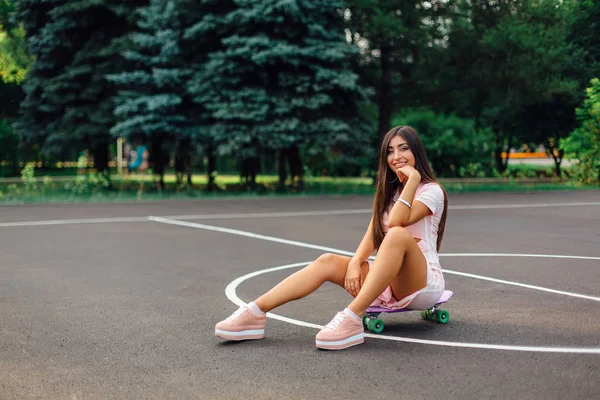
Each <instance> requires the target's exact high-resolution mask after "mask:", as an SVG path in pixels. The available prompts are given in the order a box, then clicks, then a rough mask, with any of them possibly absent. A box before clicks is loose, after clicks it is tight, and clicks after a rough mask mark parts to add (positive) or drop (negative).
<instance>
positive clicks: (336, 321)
mask: <svg viewBox="0 0 600 400" xmlns="http://www.w3.org/2000/svg"><path fill="white" fill-rule="evenodd" d="M345 319H346V314H344V313H342V312H339V313H337V315H336V316H335V318H334V319H332V320H331V322H330V323H328V324H327V325H325V328H326V329H331V330H332V331H333V330H336V329H337V328H338V327H339V326H340V325H341V324H342V322H344V320H345Z"/></svg>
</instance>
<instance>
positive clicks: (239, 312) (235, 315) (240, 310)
mask: <svg viewBox="0 0 600 400" xmlns="http://www.w3.org/2000/svg"><path fill="white" fill-rule="evenodd" d="M245 311H246V309H245V308H244V307H240V308H238V309H237V311H236V312H234V313H233V314H231V316H230V317H229V318H227V319H228V320H230V321H235V320H236V319H238V318H239V317H241V316H242V314H244V312H245Z"/></svg>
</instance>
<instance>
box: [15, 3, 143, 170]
mask: <svg viewBox="0 0 600 400" xmlns="http://www.w3.org/2000/svg"><path fill="white" fill-rule="evenodd" d="M145 3H146V1H145V0H135V1H129V2H122V1H119V0H104V1H99V0H76V1H73V0H71V1H68V2H67V1H61V0H45V1H44V0H24V1H22V2H20V3H19V8H20V12H19V17H20V19H21V20H22V21H23V23H24V27H25V29H26V32H27V38H28V39H27V42H28V47H29V52H30V54H32V55H35V57H36V58H35V61H34V63H33V65H32V69H31V72H30V74H29V76H28V79H27V82H26V85H25V92H26V99H25V101H24V102H23V104H22V107H21V109H22V114H23V115H22V118H21V121H20V123H19V124H18V125H17V126H18V128H19V129H20V131H21V132H22V133H23V134H24V135H26V136H27V137H28V138H29V139H30V140H32V141H37V142H41V143H42V145H43V149H44V151H45V153H46V154H61V153H64V152H65V151H66V150H69V149H74V150H77V149H78V148H79V147H81V146H85V147H89V148H90V149H91V151H92V154H93V156H94V163H95V167H96V169H97V170H98V171H99V172H102V171H105V170H106V169H107V167H108V158H109V152H108V150H109V144H110V143H111V141H112V138H111V136H110V134H109V129H110V127H111V126H112V125H113V119H114V117H113V108H114V104H113V95H114V93H115V92H114V87H112V86H111V85H110V84H109V82H108V81H107V80H106V75H107V74H110V73H114V72H117V71H120V70H121V69H124V68H126V65H125V63H124V62H123V60H124V59H123V58H122V57H121V56H120V53H121V52H122V51H123V50H124V49H125V48H126V47H127V45H128V40H127V36H126V35H127V33H128V32H129V30H130V28H131V26H132V24H133V18H134V13H133V10H134V9H135V8H136V7H138V6H140V5H142V4H145Z"/></svg>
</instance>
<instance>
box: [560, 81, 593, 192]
mask: <svg viewBox="0 0 600 400" xmlns="http://www.w3.org/2000/svg"><path fill="white" fill-rule="evenodd" d="M590 83H591V86H590V87H589V88H588V89H587V90H586V94H587V98H586V99H585V101H584V102H583V106H582V107H581V108H578V109H577V110H576V113H577V120H578V121H579V127H578V128H577V129H575V130H574V131H573V132H572V133H571V135H569V137H567V138H566V139H563V140H561V142H560V145H561V148H562V149H563V150H564V151H565V153H566V156H567V158H569V159H572V160H577V162H576V163H574V165H573V168H572V169H573V172H574V174H575V177H576V178H577V179H578V180H580V181H581V182H583V183H589V184H593V183H596V184H597V183H599V182H600V79H597V78H594V79H592V80H591V82H590Z"/></svg>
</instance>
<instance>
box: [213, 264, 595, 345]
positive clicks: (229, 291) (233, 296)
mask: <svg viewBox="0 0 600 400" xmlns="http://www.w3.org/2000/svg"><path fill="white" fill-rule="evenodd" d="M307 264H309V263H308V262H303V263H295V264H289V265H282V266H279V267H273V268H267V269H263V270H261V271H255V272H251V273H249V274H246V275H244V276H241V277H239V278H237V279H235V280H234V281H232V282H231V283H230V284H229V285H227V287H226V288H225V295H226V296H227V298H228V299H229V300H231V301H232V302H233V303H234V304H235V305H237V306H241V305H244V304H246V303H245V302H244V301H243V300H242V299H240V298H239V297H238V296H237V293H236V288H237V287H238V286H239V285H240V284H241V283H242V282H244V281H246V280H248V279H250V278H253V277H255V276H258V275H262V274H266V273H269V272H275V271H281V270H283V269H288V268H297V267H301V266H304V265H307ZM267 316H268V317H269V318H272V319H276V320H279V321H283V322H287V323H290V324H294V325H298V326H303V327H307V328H315V329H323V326H322V325H317V324H312V323H310V322H304V321H300V320H297V319H293V318H288V317H284V316H282V315H278V314H273V313H270V312H269V313H267ZM365 336H367V337H370V338H373V339H383V340H392V341H396V342H405V343H418V344H428V345H434V346H446V347H463V348H471V349H487V350H507V351H527V352H537V353H569V354H600V348H596V347H589V348H586V347H543V346H509V345H503V344H486V343H464V342H444V341H441V340H427V339H415V338H407V337H401V336H387V335H374V334H370V333H365Z"/></svg>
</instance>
